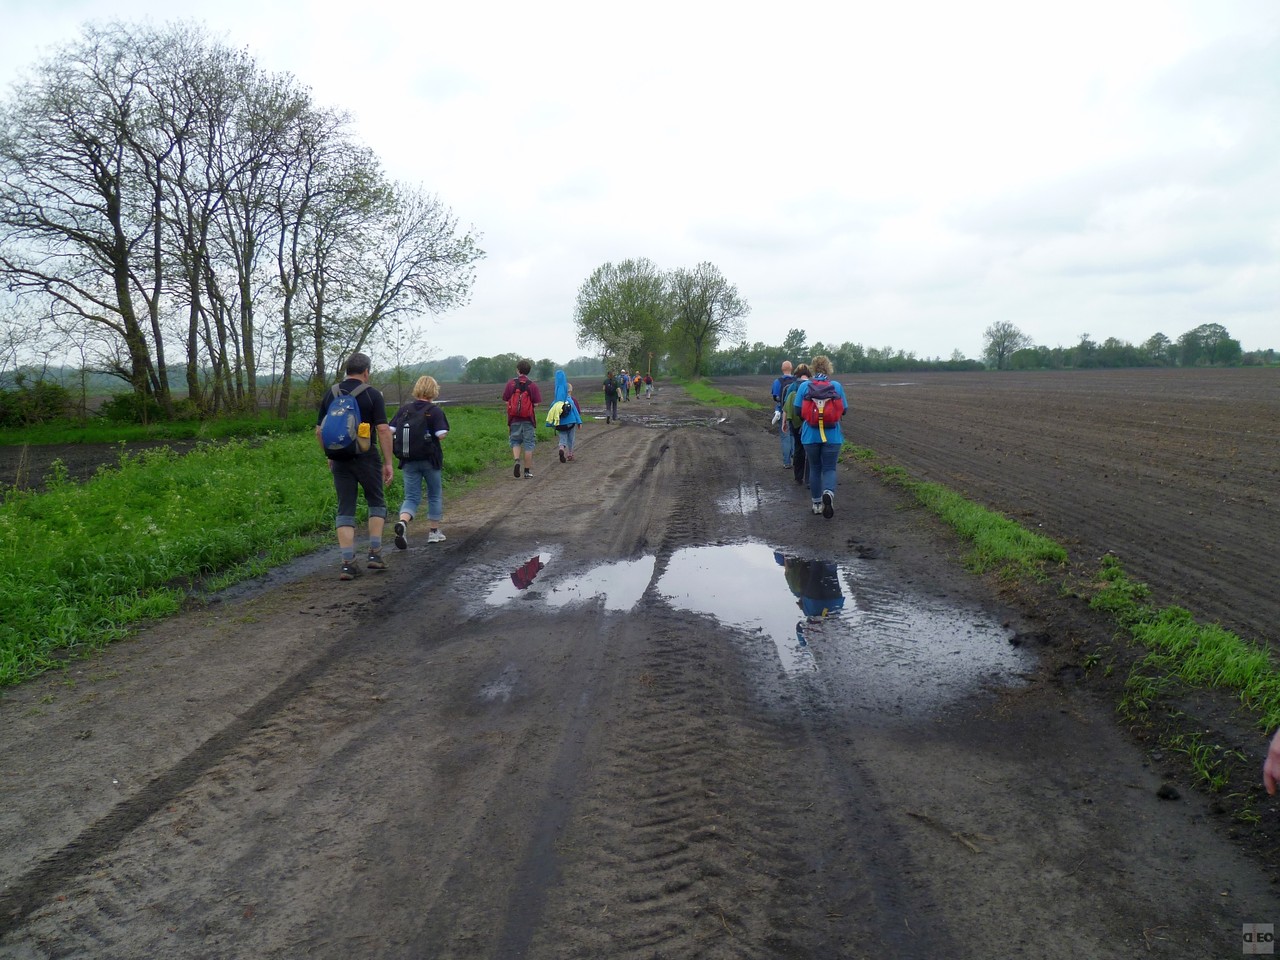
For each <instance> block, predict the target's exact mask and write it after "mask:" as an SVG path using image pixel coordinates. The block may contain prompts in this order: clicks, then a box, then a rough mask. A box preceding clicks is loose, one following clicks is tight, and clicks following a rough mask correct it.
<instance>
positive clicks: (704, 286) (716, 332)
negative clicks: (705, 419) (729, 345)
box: [671, 262, 751, 377]
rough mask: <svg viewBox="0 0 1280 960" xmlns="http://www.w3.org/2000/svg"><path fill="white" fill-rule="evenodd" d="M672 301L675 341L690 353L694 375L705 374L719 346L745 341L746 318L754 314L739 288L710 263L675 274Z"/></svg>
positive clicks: (672, 280)
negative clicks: (707, 361) (707, 362)
mask: <svg viewBox="0 0 1280 960" xmlns="http://www.w3.org/2000/svg"><path fill="white" fill-rule="evenodd" d="M671 301H672V310H673V314H674V323H673V325H672V331H671V333H672V340H673V343H674V344H676V345H678V346H681V347H683V348H684V349H686V350H687V351H688V355H689V358H690V372H691V373H692V375H693V376H695V377H696V376H699V375H701V373H702V363H703V359H704V358H705V357H706V356H707V355H708V354H710V353H711V351H712V350H714V349H715V348H716V345H717V344H718V343H720V342H721V341H725V340H730V341H735V340H740V339H742V337H743V335H744V332H745V330H746V323H745V318H746V316H747V315H748V314H749V313H750V312H751V307H750V306H748V304H747V302H746V301H745V300H743V299H742V298H741V297H740V296H739V295H738V288H737V287H736V286H734V285H733V284H732V283H730V282H729V281H728V280H726V279H725V278H724V275H723V274H722V273H721V272H720V270H719V268H718V267H716V266H715V265H714V264H711V263H706V262H703V263H700V264H698V265H697V266H696V267H695V268H694V269H692V270H684V269H681V270H676V271H674V272H673V273H672V274H671Z"/></svg>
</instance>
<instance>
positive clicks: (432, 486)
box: [400, 460, 444, 523]
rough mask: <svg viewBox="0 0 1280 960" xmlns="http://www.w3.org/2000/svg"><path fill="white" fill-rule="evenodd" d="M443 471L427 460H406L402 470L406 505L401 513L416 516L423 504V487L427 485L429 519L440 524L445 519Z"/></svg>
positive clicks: (402, 507) (403, 505) (401, 509)
mask: <svg viewBox="0 0 1280 960" xmlns="http://www.w3.org/2000/svg"><path fill="white" fill-rule="evenodd" d="M440 473H441V471H439V470H436V469H435V468H434V467H432V466H431V464H429V463H427V461H425V460H406V461H405V462H404V466H403V467H401V468H400V475H401V476H402V477H403V478H404V503H402V504H400V512H401V513H407V514H408V515H409V516H411V517H413V516H416V515H417V513H418V504H419V503H421V502H422V485H423V483H424V482H425V483H426V485H427V519H428V520H432V521H434V522H435V523H439V522H440V521H441V520H443V519H444V489H443V484H442V483H441V481H440Z"/></svg>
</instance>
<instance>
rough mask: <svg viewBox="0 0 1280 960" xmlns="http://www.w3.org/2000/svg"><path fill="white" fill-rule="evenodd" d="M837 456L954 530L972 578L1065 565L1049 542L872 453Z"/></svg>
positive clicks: (859, 450)
mask: <svg viewBox="0 0 1280 960" xmlns="http://www.w3.org/2000/svg"><path fill="white" fill-rule="evenodd" d="M841 455H842V457H852V458H853V459H855V460H860V461H863V462H865V463H867V464H868V465H869V466H870V467H871V469H872V470H874V471H875V472H876V473H878V474H879V475H880V476H881V478H882V479H884V480H885V481H886V482H888V483H891V484H894V485H895V486H899V487H902V488H903V489H905V490H907V491H909V492H910V493H911V494H912V495H913V496H915V498H916V500H918V501H919V502H920V504H921V505H923V506H924V507H926V508H928V509H929V510H930V511H931V512H932V513H934V514H936V515H937V516H938V517H940V518H941V519H942V520H943V521H944V522H945V523H946V524H947V525H948V526H950V527H951V528H952V529H953V530H955V531H956V533H958V534H959V535H960V536H961V537H962V538H963V539H964V540H965V541H966V542H968V543H969V544H970V545H971V546H972V549H971V550H970V552H969V553H968V554H967V555H966V557H965V566H966V567H968V569H970V570H973V571H974V572H975V573H985V572H987V571H988V570H996V571H998V572H999V573H1000V574H1001V576H1004V577H1006V578H1016V577H1021V576H1030V577H1035V578H1037V579H1043V578H1044V577H1045V576H1047V573H1046V570H1047V568H1048V567H1050V566H1062V565H1063V564H1065V563H1066V562H1067V551H1066V550H1064V549H1063V548H1062V547H1061V546H1060V545H1059V544H1057V543H1055V542H1054V541H1052V540H1050V539H1049V538H1048V537H1042V536H1041V535H1040V534H1038V533H1032V532H1031V531H1030V530H1027V529H1026V528H1025V527H1023V526H1021V525H1019V524H1017V523H1015V522H1014V521H1012V520H1010V519H1009V518H1008V517H1005V516H1003V515H1001V514H999V513H996V512H994V511H992V510H988V509H986V508H985V507H981V506H979V505H978V504H976V503H973V502H972V501H970V500H966V499H965V498H964V497H961V496H960V495H959V494H957V493H953V492H952V491H950V490H948V489H947V488H946V487H942V486H939V485H938V484H936V483H924V482H922V481H919V480H915V479H912V477H910V476H909V475H908V474H907V472H906V471H905V470H903V469H902V468H901V467H893V466H887V465H884V464H882V463H880V462H879V459H878V458H877V456H876V454H875V453H874V452H873V451H871V450H867V449H866V448H864V447H855V446H852V445H851V444H847V443H846V444H845V446H844V449H843V450H842V451H841Z"/></svg>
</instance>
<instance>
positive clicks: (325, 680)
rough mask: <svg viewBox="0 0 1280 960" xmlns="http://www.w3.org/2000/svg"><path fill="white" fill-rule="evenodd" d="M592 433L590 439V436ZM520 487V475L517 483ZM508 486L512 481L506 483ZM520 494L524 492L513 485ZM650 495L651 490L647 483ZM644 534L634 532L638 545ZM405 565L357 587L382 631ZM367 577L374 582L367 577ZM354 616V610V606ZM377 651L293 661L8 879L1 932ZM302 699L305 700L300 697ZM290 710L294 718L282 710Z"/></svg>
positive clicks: (358, 647) (637, 477) (497, 499)
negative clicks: (191, 744)
mask: <svg viewBox="0 0 1280 960" xmlns="http://www.w3.org/2000/svg"><path fill="white" fill-rule="evenodd" d="M670 432H671V431H670V430H664V431H662V432H661V433H660V434H657V435H655V434H653V433H652V432H651V431H646V432H645V433H644V434H642V435H641V436H643V438H644V439H645V441H646V446H647V447H648V448H651V449H652V452H651V453H649V454H648V459H647V466H648V469H650V470H655V471H656V469H657V467H658V465H659V464H660V463H661V461H662V459H663V456H664V454H665V452H666V450H667V444H666V442H665V441H666V437H667V435H668V434H669V433H670ZM592 439H597V438H592ZM653 476H654V474H653V473H649V474H648V475H647V476H646V474H645V473H644V472H637V471H628V470H626V469H625V468H621V467H620V468H619V469H618V470H617V471H616V480H617V484H616V486H615V488H614V489H615V493H617V494H618V497H619V498H620V499H623V500H625V499H631V498H635V499H643V497H642V496H640V494H641V493H642V492H643V491H644V489H645V483H646V480H649V481H651V480H652V479H653ZM521 483H523V481H521ZM513 486H514V484H513ZM520 489H521V492H523V488H520ZM650 491H651V492H652V488H650ZM514 493H515V491H510V493H508V494H505V495H504V494H503V492H502V486H501V485H500V486H499V487H498V490H497V495H496V496H493V497H488V498H486V500H485V503H486V504H487V505H488V506H489V507H490V514H489V515H488V517H487V518H486V519H484V520H483V521H482V522H481V523H480V524H479V525H478V526H477V527H476V529H475V530H474V531H473V532H472V533H470V534H469V535H468V536H467V537H465V538H462V539H459V540H456V541H454V542H453V544H452V546H453V549H451V550H441V551H436V552H435V554H434V556H433V557H432V570H433V572H434V574H435V575H436V576H438V577H439V578H440V579H442V580H443V579H447V578H448V577H449V576H451V575H453V574H454V573H455V572H456V571H457V569H458V568H459V567H461V566H463V565H465V564H468V563H471V562H473V560H474V557H475V552H476V551H479V550H480V549H482V548H483V545H484V544H485V543H486V542H487V541H489V540H491V539H492V538H493V537H494V536H495V535H496V534H498V533H500V532H501V530H502V529H503V528H504V526H506V525H508V524H509V523H512V522H520V516H519V512H520V508H521V506H522V499H521V498H520V496H519V495H515V496H512V495H511V494H514ZM648 519H649V518H648V517H647V511H635V512H634V515H633V516H632V515H628V516H627V518H626V523H624V524H623V525H622V526H623V533H622V534H621V539H622V540H623V543H622V544H621V546H623V547H624V548H625V549H627V550H634V549H637V548H638V545H637V544H636V543H634V542H627V539H628V538H631V539H633V540H634V538H635V537H636V536H637V529H638V528H641V527H643V526H644V525H645V524H646V523H647V522H648ZM642 544H643V538H641V545H642ZM406 574H407V571H405V570H403V568H402V569H401V570H397V569H395V568H394V567H393V569H392V570H391V571H388V573H387V574H379V575H372V574H371V575H368V576H367V577H366V578H365V579H364V580H362V581H361V582H362V583H368V584H369V586H371V587H372V586H374V585H375V584H376V587H375V589H376V590H377V592H376V593H368V594H365V595H364V598H363V599H362V600H359V601H356V603H355V604H354V606H355V607H356V608H359V609H364V610H370V609H374V608H379V616H380V617H383V618H384V619H385V622H386V623H387V624H388V626H389V627H391V628H394V627H395V626H396V625H397V624H398V623H400V622H402V621H404V620H406V619H412V618H414V617H416V616H418V613H417V612H416V611H414V610H413V609H411V608H408V607H403V608H399V607H396V606H395V605H394V603H389V601H391V600H392V599H393V598H394V596H395V595H396V593H397V592H398V591H399V589H400V588H401V586H402V585H403V583H404V580H405V577H406ZM370 581H372V583H370ZM357 614H358V611H357ZM369 656H373V657H374V659H375V660H376V659H377V657H378V654H377V650H376V644H375V643H374V642H373V641H372V640H371V639H369V637H368V635H367V634H364V633H361V632H358V631H354V632H352V633H351V634H347V633H346V632H345V631H344V633H343V635H341V636H339V637H337V638H336V639H334V640H332V641H331V642H330V643H329V644H328V645H327V646H326V647H325V648H324V650H322V651H321V652H319V653H318V654H317V655H316V656H315V657H314V658H313V659H311V660H309V661H308V662H306V663H303V664H301V665H300V666H299V667H298V668H297V669H296V670H295V671H294V672H292V673H291V674H289V675H288V676H286V677H285V678H283V679H282V680H281V681H280V682H279V683H278V684H277V685H276V686H275V687H273V688H272V689H271V690H270V691H269V692H268V693H266V694H265V695H264V696H262V697H260V698H259V699H258V700H257V701H256V702H254V703H253V704H252V705H251V706H249V707H248V708H247V709H246V710H245V711H244V712H243V713H241V714H240V715H239V716H238V717H237V718H236V719H235V720H234V721H233V722H231V723H229V724H227V725H226V726H224V727H222V728H220V729H218V730H216V731H214V732H212V733H211V734H210V735H209V736H207V737H205V738H204V739H203V740H202V741H201V742H200V744H199V745H198V746H196V747H195V748H194V749H193V750H191V751H190V752H188V753H187V754H186V755H184V756H183V757H181V758H180V759H178V760H177V761H176V762H173V763H171V764H170V765H169V766H168V767H167V768H166V769H164V770H161V771H158V772H155V773H153V774H152V775H151V777H150V779H149V780H148V782H147V783H146V785H145V786H144V787H143V788H142V789H140V790H138V791H136V792H135V793H134V794H133V795H131V796H129V797H127V798H125V799H123V800H121V801H120V802H118V803H117V804H116V805H115V806H114V807H112V808H111V809H110V810H109V811H108V812H107V813H106V814H105V815H104V816H101V817H100V818H98V819H97V820H95V821H94V822H92V823H90V824H88V825H87V826H85V827H84V828H83V829H82V830H81V831H80V832H79V833H78V834H77V835H76V837H75V838H74V839H72V840H71V841H70V842H68V843H66V844H64V845H63V846H61V847H60V848H59V849H57V850H56V851H54V852H53V853H51V854H49V855H47V856H45V857H43V858H42V859H41V860H40V861H39V862H38V863H36V864H35V865H34V866H32V867H30V868H29V869H27V870H26V871H25V872H23V873H22V874H20V875H18V876H16V877H15V878H14V879H13V880H12V881H11V882H10V883H8V884H7V885H6V887H5V889H4V890H3V891H0V938H3V937H5V936H6V935H8V934H9V933H11V932H13V931H15V930H18V929H20V928H21V927H22V925H23V924H24V922H25V921H26V920H27V918H28V917H30V916H31V915H32V914H33V913H34V912H36V911H38V910H39V909H40V908H42V907H43V906H45V905H47V904H48V903H49V901H50V900H51V899H52V898H53V897H54V896H55V895H56V894H57V893H58V891H60V890H62V889H64V888H65V887H67V886H68V885H69V884H71V883H72V882H73V881H75V880H76V879H77V878H78V877H81V876H83V875H84V874H85V872H86V871H87V870H88V869H89V868H90V867H91V866H92V865H93V864H94V863H95V862H96V861H99V860H101V859H102V858H104V857H106V856H108V855H109V854H111V853H112V852H114V851H116V850H117V849H119V848H120V846H121V845H122V844H123V843H125V841H126V840H127V838H128V837H129V836H130V835H132V834H134V833H135V832H136V831H137V830H138V829H139V828H140V827H142V826H143V825H144V824H146V823H147V822H148V821H149V820H151V819H152V818H153V817H154V816H155V815H156V814H157V813H158V812H159V811H161V810H163V809H164V808H165V807H166V806H168V805H170V804H171V803H173V801H174V800H175V799H176V798H177V797H179V796H180V795H182V794H184V793H186V792H188V791H190V790H192V788H194V787H196V786H197V785H198V784H199V783H200V782H201V780H202V778H206V777H207V776H208V775H209V774H210V773H211V772H212V771H215V770H216V769H217V768H218V767H219V766H220V765H223V764H226V763H227V762H229V761H230V760H232V759H233V758H234V757H235V755H236V754H237V753H244V752H245V751H256V750H259V749H260V742H261V738H260V737H259V736H258V734H260V733H261V732H262V731H265V730H269V729H271V728H273V727H276V726H279V725H280V724H282V723H283V724H286V725H287V724H289V723H297V722H302V723H305V722H308V720H307V718H313V717H324V716H327V715H328V710H329V708H328V707H327V706H326V705H325V704H326V697H327V696H328V694H325V693H323V692H322V691H321V688H323V687H324V686H326V684H328V685H332V686H335V687H337V688H339V689H341V690H345V691H346V693H348V694H349V693H350V690H351V678H352V673H353V663H354V662H356V661H359V660H360V659H362V658H365V657H369ZM307 701H310V703H307ZM291 712H292V713H293V714H295V715H296V716H292V717H291V716H290V714H291Z"/></svg>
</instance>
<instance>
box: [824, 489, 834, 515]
mask: <svg viewBox="0 0 1280 960" xmlns="http://www.w3.org/2000/svg"><path fill="white" fill-rule="evenodd" d="M822 515H823V516H824V517H826V518H827V519H828V520H830V519H831V518H832V517H834V516H835V515H836V495H835V494H834V493H832V492H831V491H830V490H823V491H822Z"/></svg>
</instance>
